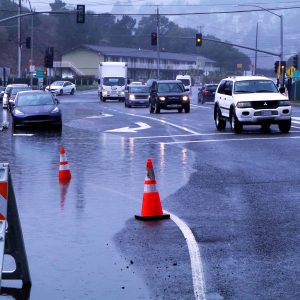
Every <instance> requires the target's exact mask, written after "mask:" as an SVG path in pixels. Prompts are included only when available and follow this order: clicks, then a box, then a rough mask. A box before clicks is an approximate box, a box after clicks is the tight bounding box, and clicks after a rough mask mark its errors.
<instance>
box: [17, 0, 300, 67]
mask: <svg viewBox="0 0 300 300" xmlns="http://www.w3.org/2000/svg"><path fill="white" fill-rule="evenodd" d="M30 2H31V5H32V7H34V8H35V9H36V10H39V11H41V10H49V8H50V7H49V3H52V2H54V0H51V1H50V0H42V1H40V0H30ZM63 2H65V3H67V4H68V8H75V7H76V5H77V4H85V6H86V11H87V10H89V11H94V12H96V13H105V12H110V13H113V14H118V15H120V14H155V13H156V12H157V9H158V10H159V13H160V14H162V15H164V14H165V15H166V16H167V17H168V18H169V19H170V20H172V21H173V22H175V23H177V24H178V25H180V26H182V27H191V28H195V29H198V31H201V32H202V33H203V34H204V36H205V35H206V34H210V35H213V36H215V37H217V38H219V39H221V40H222V41H228V42H231V43H234V44H239V45H244V46H247V47H253V48H255V42H256V33H258V34H257V36H258V49H261V50H265V51H268V52H272V53H280V45H281V42H280V29H281V26H280V16H281V15H282V19H283V49H284V51H283V52H284V59H286V60H287V59H288V58H289V57H291V56H292V55H294V54H296V53H298V52H300V31H299V28H300V18H299V13H300V1H277V2H276V3H275V2H274V1H273V0H272V1H270V0H255V1H254V0H252V1H251V0H245V1H242V0H240V1H235V0H226V1H225V0H223V1H221V0H202V1H201V0H200V1H199V0H195V1H193V0H189V1H182V0H175V1H170V0H165V1H164V2H163V5H162V4H161V3H162V2H161V1H145V0H129V1H123V0H119V1H116V2H115V3H114V4H113V5H112V2H111V1H108V0H103V1H100V2H99V1H95V0H86V1H82V0H65V1H63ZM23 5H27V6H28V4H27V3H24V2H23ZM260 7H261V8H260ZM263 9H264V10H263ZM233 11H234V13H231V12H233ZM243 11H248V12H243ZM189 13H199V14H196V15H189ZM203 13H206V14H203ZM168 14H177V15H173V16H170V15H168ZM275 14H276V15H275ZM133 17H134V18H136V19H138V20H139V19H140V18H141V16H133ZM257 29H258V30H257ZM204 42H205V41H204ZM241 51H244V52H245V53H246V54H247V55H248V56H249V57H250V58H251V59H252V61H253V62H254V56H255V53H254V51H249V50H241ZM275 60H278V57H276V56H271V55H268V54H263V53H259V54H258V67H265V68H273V65H274V61H275Z"/></svg>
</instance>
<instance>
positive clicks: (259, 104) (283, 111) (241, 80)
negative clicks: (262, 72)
mask: <svg viewBox="0 0 300 300" xmlns="http://www.w3.org/2000/svg"><path fill="white" fill-rule="evenodd" d="M291 114H292V108H291V105H290V102H289V100H288V98H287V97H286V96H285V95H283V94H281V93H280V92H279V91H278V89H277V87H276V85H275V83H274V82H273V81H272V80H271V79H269V78H267V77H262V76H237V77H228V78H225V79H223V80H222V81H221V82H220V83H219V85H218V88H217V90H216V94H215V105H214V120H215V124H216V127H217V129H218V130H223V129H224V128H225V127H226V121H229V122H230V124H231V128H232V130H233V131H234V132H235V133H240V132H241V131H242V129H243V125H260V126H261V127H262V129H263V130H267V129H269V128H270V126H271V124H278V127H279V130H280V131H281V132H282V133H287V132H289V130H290V128H291Z"/></svg>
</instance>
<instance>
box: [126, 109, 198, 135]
mask: <svg viewBox="0 0 300 300" xmlns="http://www.w3.org/2000/svg"><path fill="white" fill-rule="evenodd" d="M126 115H129V116H134V117H140V118H145V119H149V120H153V121H157V122H160V123H163V124H167V125H170V126H173V127H175V128H179V129H181V130H183V131H186V132H188V133H192V134H199V133H198V132H197V131H194V130H191V129H188V128H186V127H183V126H180V125H177V124H174V123H171V122H168V121H165V120H161V119H157V118H153V117H146V116H141V115H136V114H129V113H126Z"/></svg>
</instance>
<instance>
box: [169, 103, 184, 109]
mask: <svg viewBox="0 0 300 300" xmlns="http://www.w3.org/2000/svg"><path fill="white" fill-rule="evenodd" d="M168 107H170V108H178V107H181V105H179V104H169V105H168Z"/></svg>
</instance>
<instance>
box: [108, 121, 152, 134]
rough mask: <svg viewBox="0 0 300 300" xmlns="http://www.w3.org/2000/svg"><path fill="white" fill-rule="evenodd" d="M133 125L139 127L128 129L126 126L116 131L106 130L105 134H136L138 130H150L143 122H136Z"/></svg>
mask: <svg viewBox="0 0 300 300" xmlns="http://www.w3.org/2000/svg"><path fill="white" fill-rule="evenodd" d="M135 124H137V125H138V126H139V127H135V128H129V127H128V126H127V127H122V128H117V129H111V130H106V131H105V132H134V133H136V132H137V131H139V130H144V129H149V128H151V126H149V125H148V124H146V123H143V122H136V123H135Z"/></svg>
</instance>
